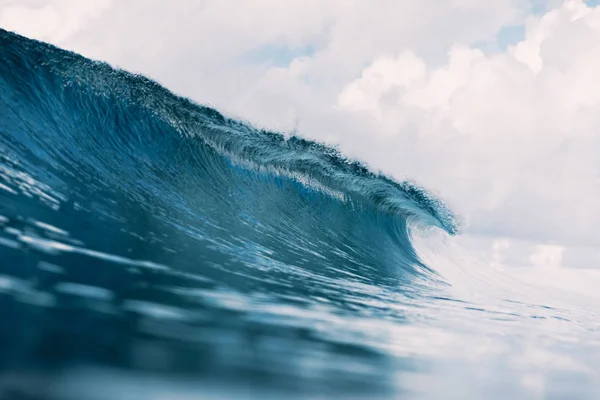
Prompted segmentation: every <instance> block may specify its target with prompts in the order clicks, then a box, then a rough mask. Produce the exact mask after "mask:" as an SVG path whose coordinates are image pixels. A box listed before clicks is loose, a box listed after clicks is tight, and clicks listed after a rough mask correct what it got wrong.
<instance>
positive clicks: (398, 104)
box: [0, 0, 600, 292]
mask: <svg viewBox="0 0 600 400" xmlns="http://www.w3.org/2000/svg"><path fill="white" fill-rule="evenodd" d="M599 4H600V1H597V0H593V1H587V2H584V1H581V0H570V1H562V0H557V1H554V0H494V1H481V0H420V1H409V0H368V1H367V0H364V1H362V0H287V1H280V0H248V1H243V0H174V1H171V2H165V1H163V0H129V1H123V0H120V1H117V0H87V1H80V0H0V26H1V27H3V28H5V29H8V30H13V31H16V32H18V33H21V34H23V35H25V36H28V37H32V38H37V39H40V40H44V41H47V42H51V43H53V44H56V45H58V46H60V47H63V48H67V49H70V50H74V51H76V52H79V53H81V54H83V55H85V56H88V57H90V58H94V59H100V60H104V61H108V62H109V63H111V64H113V65H116V66H119V67H122V68H125V69H127V70H130V71H133V72H140V73H143V74H145V75H148V76H150V77H152V78H153V79H155V80H157V81H159V82H160V83H161V84H163V85H165V86H167V87H168V88H170V89H171V90H173V91H175V92H176V93H178V94H182V95H185V96H188V97H190V98H192V99H194V100H196V101H198V102H200V103H204V104H209V105H212V106H214V107H217V108H218V109H220V110H222V111H224V112H225V113H227V114H229V115H231V116H235V117H238V118H241V119H244V120H246V121H250V122H251V123H253V124H254V125H257V126H261V127H265V128H269V129H274V130H279V131H284V132H291V131H297V132H299V134H300V135H302V136H305V137H309V138H313V139H317V140H320V141H324V142H327V143H331V144H334V145H338V146H339V148H340V149H341V150H342V151H343V152H344V153H345V154H346V155H349V156H351V157H354V158H358V159H360V160H362V161H365V162H366V163H367V164H369V165H370V166H371V167H372V168H373V169H376V170H381V171H383V172H384V173H386V174H389V175H392V176H394V177H396V178H398V179H404V178H410V179H414V180H415V181H417V182H418V183H420V184H422V185H424V186H425V187H427V188H429V189H431V190H433V191H434V192H436V193H437V194H439V195H440V196H441V197H442V198H444V199H445V200H446V201H447V202H448V203H449V205H450V206H451V208H452V209H453V210H454V211H456V212H457V213H458V214H459V215H460V216H462V217H463V219H464V220H465V222H466V225H465V229H464V235H463V237H462V238H461V239H460V240H461V241H462V243H463V244H464V245H465V246H467V247H468V248H471V249H473V251H475V252H476V253H477V254H478V256H479V257H481V258H482V259H483V260H485V261H486V262H487V263H488V264H489V265H493V266H495V267H497V268H505V269H510V270H512V271H519V273H520V274H523V275H527V274H530V273H531V272H532V271H537V276H543V277H544V278H546V279H549V280H551V281H552V282H553V284H557V285H559V286H561V285H562V286H564V285H567V282H568V283H569V285H570V286H571V287H575V288H577V289H581V290H584V289H585V288H587V289H586V290H585V291H592V292H595V288H596V287H598V286H597V285H596V283H591V282H594V281H592V280H591V279H592V278H599V277H600V229H598V227H599V226H600V201H599V199H600V112H599V111H600V78H599V75H598V72H597V71H600V5H599ZM595 282H600V279H598V280H597V281H595ZM582 288H583V289H582Z"/></svg>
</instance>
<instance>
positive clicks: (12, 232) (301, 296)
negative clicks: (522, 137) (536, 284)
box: [0, 30, 595, 398]
mask: <svg viewBox="0 0 600 400" xmlns="http://www.w3.org/2000/svg"><path fill="white" fill-rule="evenodd" d="M458 225H459V224H458V222H457V220H456V218H455V217H454V216H453V215H452V213H451V212H450V211H449V210H448V209H447V208H446V207H445V206H444V204H443V202H442V201H441V200H439V199H438V198H436V197H435V196H432V195H431V194H429V193H428V192H426V191H425V190H423V189H421V188H419V187H418V186H417V185H415V184H413V183H411V182H402V183H398V182H395V181H393V180H391V179H389V178H386V177H384V176H381V175H377V174H374V173H372V172H370V171H369V170H368V169H367V168H365V167H364V166H362V165H361V164H359V163H356V162H353V161H350V160H347V159H344V158H343V157H342V156H341V155H340V154H339V153H338V152H336V151H335V150H332V149H331V148H328V147H326V146H323V145H320V144H317V143H314V142H310V141H306V140H303V139H301V138H298V137H288V138H286V137H284V136H282V135H280V134H276V133H271V132H266V131H263V130H258V129H255V128H253V127H251V126H249V125H248V124H244V123H240V122H238V121H235V120H232V119H229V118H227V117H224V116H223V115H221V114H220V113H219V112H217V111H215V110H213V109H210V108H207V107H202V106H199V105H196V104H194V103H193V102H191V101H189V100H187V99H184V98H181V97H178V96H175V95H173V94H172V93H170V92H169V91H167V90H166V89H164V88H163V87H161V86H160V85H158V84H157V83H155V82H153V81H150V80H148V79H147V78H144V77H142V76H138V75H132V74H129V73H127V72H124V71H119V70H115V69H113V68H111V67H110V66H108V65H107V64H103V63H98V62H93V61H90V60H87V59H85V58H83V57H81V56H79V55H76V54H73V53H70V52H66V51H63V50H60V49H57V48H55V47H52V46H50V45H47V44H43V43H40V42H37V41H32V40H29V39H26V38H23V37H20V36H18V35H15V34H12V33H9V32H6V31H3V30H0V228H1V231H0V263H1V264H0V305H1V308H0V315H1V316H2V318H3V320H5V321H10V323H7V324H2V327H0V351H1V353H2V354H3V356H2V358H1V360H0V371H2V372H3V375H2V376H3V378H2V379H0V397H2V396H1V394H2V391H3V390H4V391H9V392H8V393H16V392H15V391H17V392H18V391H26V390H28V389H27V388H28V387H29V390H30V386H31V385H28V384H23V382H31V381H32V380H33V381H35V382H38V386H39V387H44V388H45V389H47V388H50V389H49V390H43V391H40V393H36V395H38V396H40V397H42V398H87V397H89V398H119V397H121V396H122V394H123V391H126V390H127V387H128V386H127V384H126V383H123V382H125V381H126V382H134V383H135V384H136V387H138V388H139V387H143V388H144V390H146V392H143V394H140V398H153V397H152V396H158V397H154V398H161V397H160V395H157V394H156V393H161V390H164V388H165V387H169V388H173V387H174V386H173V385H175V384H174V382H179V383H178V385H179V386H177V387H178V388H179V389H177V390H179V391H183V392H186V393H187V392H190V391H192V392H193V390H197V389H198V385H201V387H202V388H203V393H204V394H205V395H206V394H207V393H211V396H214V397H220V396H221V395H226V396H228V395H232V393H233V392H235V391H236V390H239V391H241V393H245V394H246V395H248V396H253V395H256V396H265V395H267V394H270V395H273V396H275V397H278V396H279V395H282V394H285V395H286V396H291V395H292V394H293V395H294V396H298V397H302V396H306V397H311V396H312V395H316V394H319V395H323V394H327V395H329V396H332V397H333V396H336V395H340V396H347V395H349V394H353V395H355V396H359V397H360V396H363V395H364V396H366V395H378V396H393V397H395V396H398V395H399V394H401V393H402V394H406V395H411V394H413V395H414V394H415V393H420V395H425V394H426V392H427V390H425V389H427V388H428V385H427V384H425V385H419V384H418V382H419V379H421V380H423V379H425V378H427V377H429V378H432V377H435V376H436V374H438V378H437V379H438V382H441V381H443V380H441V381H440V380H439V376H445V377H448V376H450V375H449V374H448V370H447V368H445V367H446V364H447V363H448V362H449V361H448V360H450V359H454V358H453V357H456V355H455V354H454V353H452V355H451V356H448V354H445V353H444V351H445V350H441V349H438V354H436V352H435V351H433V352H432V351H430V350H431V349H434V348H435V346H436V345H439V343H438V342H436V339H435V338H436V337H437V336H436V335H441V332H450V337H452V338H459V339H457V340H459V341H462V342H463V345H464V344H465V343H467V338H468V337H469V336H468V335H466V336H465V335H462V336H461V334H460V332H461V330H462V329H464V327H467V326H469V321H472V322H476V321H477V320H478V319H479V317H478V316H477V315H473V311H472V310H471V311H470V313H469V311H465V310H468V309H475V310H477V308H475V307H474V306H473V305H472V304H470V303H469V302H468V301H467V300H465V299H460V298H458V297H452V296H448V293H447V289H448V287H450V286H453V283H454V282H449V281H448V280H447V279H445V278H444V273H443V272H444V269H443V268H441V264H442V263H444V264H447V263H445V262H440V261H439V259H438V262H439V263H440V265H434V264H435V263H431V262H424V260H426V259H427V258H426V257H425V258H424V257H421V256H420V255H418V249H417V248H416V247H415V243H414V235H415V234H417V233H418V234H419V235H421V237H422V236H423V235H425V237H427V236H428V235H429V233H431V232H432V231H437V232H442V236H447V235H453V234H455V233H456V232H457V230H458ZM434 236H435V235H434ZM452 271H454V272H456V269H455V268H454V269H452V270H451V271H450V272H452ZM449 275H452V274H449ZM498 297H500V300H499V303H496V304H494V305H493V307H492V306H490V304H487V305H488V306H490V307H488V308H494V310H496V311H491V310H488V309H486V308H484V309H482V308H479V309H480V310H483V311H485V313H484V314H485V315H486V316H487V317H489V319H493V318H495V317H497V316H498V315H497V314H494V312H497V313H500V314H501V315H503V316H504V317H506V318H507V319H509V320H510V319H511V318H512V319H513V320H516V321H521V322H522V320H524V319H525V320H526V318H529V317H530V315H526V316H523V315H521V314H520V313H519V312H517V311H515V308H519V307H520V308H521V309H527V308H530V307H533V308H534V309H535V310H536V312H537V313H540V316H542V317H544V318H551V317H556V318H558V317H560V318H563V319H565V317H564V316H560V315H558V314H560V313H558V311H555V309H553V308H552V307H547V306H539V308H536V307H538V306H535V305H532V304H529V303H528V304H522V305H521V306H516V305H513V306H508V305H507V304H505V303H503V301H509V300H510V301H514V299H507V298H502V295H499V296H498ZM486 301H489V300H486ZM515 303H519V302H515ZM499 304H502V305H499ZM544 307H545V308H544ZM499 308H501V309H502V310H504V311H498V309H499ZM453 313H454V314H453ZM542 314H543V315H542ZM457 315H459V316H457ZM442 320H444V321H446V322H445V323H442V322H441V321H442ZM459 320H462V325H460V326H462V327H463V328H458V326H459V325H457V327H454V323H455V322H456V323H457V321H459ZM431 321H437V322H435V323H433V322H431ZM446 328H449V329H448V330H446ZM493 330H495V328H490V331H493ZM477 331H478V330H477V329H476V328H475V327H473V331H472V332H477ZM479 332H480V330H479ZM446 334H448V333H446ZM442 336H443V335H442ZM419 339H420V340H421V342H420V343H419ZM423 340H424V341H425V343H423ZM459 347H460V346H459ZM446 350H447V349H446ZM442 355H444V356H442ZM459 359H460V357H459ZM440 365H441V367H440ZM434 366H435V367H434ZM440 368H441V370H442V371H445V372H441V373H440V372H439V369H440ZM432 370H438V372H436V373H432V372H431V371H432ZM464 370H465V371H468V370H469V369H468V367H465V368H464ZM508 370H511V369H510V368H509V369H508ZM116 371H118V372H116ZM148 376H151V377H153V378H152V380H151V381H152V382H153V385H154V386H152V385H150V386H149V385H148V384H147V381H145V380H144V379H146V377H148ZM419 376H420V377H421V378H418V379H416V382H417V383H412V380H411V379H410V377H419ZM586 377H587V375H586ZM592 378H594V379H595V377H592ZM592 378H590V379H592ZM104 380H106V381H109V382H111V385H110V386H111V388H112V389H111V390H113V391H112V392H111V391H110V390H109V391H106V392H104V391H101V392H100V394H99V392H98V390H97V388H98V385H101V383H98V382H104ZM448 380H449V381H450V380H451V379H448ZM39 382H41V383H39ZM119 382H121V383H122V386H119ZM157 382H159V383H157ZM160 382H163V383H164V385H163V386H161V385H160ZM182 382H183V383H182ZM199 382H201V384H200V383H199ZM586 382H587V381H586ZM590 382H594V380H590ZM157 385H158V386H157ZM194 385H196V386H194ZM538 386H539V385H538ZM194 388H195V389H194ZM248 388H251V390H250V389H248ZM519 388H520V389H519ZM429 389H431V388H430V387H429ZM517 389H518V390H517ZM530 389H531V388H529V387H527V385H525V386H522V387H521V386H519V387H518V388H517V387H515V388H514V389H513V392H514V393H517V394H518V393H521V392H520V391H519V390H523V391H524V392H523V393H529V392H527V391H528V390H530ZM139 390H141V389H139ZM11 391H12V392H11ZM173 391H175V389H173ZM513 392H511V393H513ZM19 393H20V392H19ZM92 393H93V394H94V395H95V396H96V397H93V396H92ZM102 393H103V394H102ZM140 393H142V392H140ZM237 394H239V393H237ZM430 394H431V393H430ZM103 395H105V396H106V397H101V396H103ZM431 395H432V396H434V397H435V396H436V393H435V392H433V394H431ZM122 397H125V396H122ZM170 398H171V397H170ZM172 398H175V397H172ZM182 398H185V397H182Z"/></svg>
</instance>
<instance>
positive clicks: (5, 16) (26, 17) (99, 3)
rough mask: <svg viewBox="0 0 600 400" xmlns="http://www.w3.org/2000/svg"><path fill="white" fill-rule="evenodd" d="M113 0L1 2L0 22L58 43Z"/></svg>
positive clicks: (80, 27) (2, 24)
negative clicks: (3, 4) (3, 3)
mask: <svg viewBox="0 0 600 400" xmlns="http://www.w3.org/2000/svg"><path fill="white" fill-rule="evenodd" d="M111 2H112V0H86V1H80V0H54V1H35V0H29V1H28V0H24V1H20V2H18V4H15V2H13V1H8V2H5V3H6V4H5V6H4V7H2V4H0V7H2V8H0V26H1V27H3V28H4V29H8V30H14V31H17V32H19V33H21V34H22V35H25V36H28V37H31V38H34V39H38V40H43V41H47V42H52V43H55V44H61V43H62V42H64V41H65V40H66V39H68V38H70V37H71V36H73V35H74V34H76V33H77V32H78V31H80V30H81V29H83V28H84V27H85V24H86V23H88V22H89V20H90V19H93V18H95V17H97V16H99V15H100V14H101V13H102V12H103V11H105V10H106V9H108V7H109V6H110V4H111Z"/></svg>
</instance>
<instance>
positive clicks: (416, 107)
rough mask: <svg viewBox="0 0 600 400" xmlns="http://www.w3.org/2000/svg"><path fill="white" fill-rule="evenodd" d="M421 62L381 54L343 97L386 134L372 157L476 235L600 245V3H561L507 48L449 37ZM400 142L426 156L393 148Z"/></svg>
mask: <svg viewBox="0 0 600 400" xmlns="http://www.w3.org/2000/svg"><path fill="white" fill-rule="evenodd" d="M424 65H425V64H424V61H423V60H421V59H419V58H418V57H416V56H415V55H414V54H411V53H410V52H404V53H401V54H400V55H399V56H397V57H395V58H390V57H388V56H383V57H380V58H377V59H375V60H374V61H373V62H372V63H371V64H370V65H369V66H367V68H366V69H365V70H364V71H363V72H362V74H361V76H360V77H359V78H357V79H356V80H354V81H352V82H350V83H348V84H347V85H346V86H345V87H344V89H343V90H342V91H341V92H340V94H339V96H338V105H339V106H340V107H342V108H345V109H347V110H349V111H353V112H357V111H358V112H362V113H363V114H364V117H365V118H370V119H371V121H372V122H371V123H372V125H373V126H374V127H377V129H378V130H379V131H381V132H385V134H382V135H380V141H381V143H382V144H380V146H381V147H380V148H379V149H378V158H377V159H378V160H379V165H381V166H382V167H383V168H384V169H385V170H386V171H391V172H393V173H396V174H400V173H403V172H404V173H406V172H407V171H409V175H411V176H416V177H419V178H420V180H421V181H423V182H425V183H426V184H428V185H430V186H431V187H434V188H437V189H438V191H440V192H441V193H442V194H444V196H445V197H447V198H450V199H451V200H452V202H453V203H454V204H456V205H457V206H458V208H459V209H461V210H462V211H463V212H464V213H465V214H466V215H467V217H468V218H469V222H470V228H469V232H471V233H479V234H490V235H498V236H508V237H516V238H522V239H532V238H535V239H538V240H540V241H550V242H551V241H560V242H564V243H567V244H570V245H574V244H576V243H579V244H588V245H592V244H599V243H600V231H598V230H597V229H596V227H597V226H598V225H599V223H600V207H598V205H597V204H596V203H597V199H598V198H599V196H600V153H599V152H598V151H597V149H598V148H599V147H598V146H599V145H600V142H599V138H600V118H599V114H598V112H597V110H598V109H599V107H600V90H599V89H600V87H599V86H598V85H597V84H596V83H595V82H596V81H597V79H596V72H595V71H598V70H600V8H590V7H587V6H586V5H585V4H583V3H582V2H577V1H570V2H566V3H565V4H564V5H562V6H561V7H560V8H558V9H556V10H552V11H551V12H549V13H547V14H545V15H543V16H542V17H541V18H531V19H530V20H529V21H528V22H527V30H526V37H525V38H524V40H523V41H521V42H519V43H518V44H517V45H516V46H512V47H509V48H508V49H507V50H506V51H505V52H501V53H495V54H484V53H483V52H481V51H480V50H477V49H474V48H471V47H468V46H454V47H452V48H451V49H450V51H449V53H448V61H447V63H446V64H445V65H443V66H441V67H437V68H436V67H433V68H432V67H427V68H425V67H424ZM407 136H412V137H413V140H412V141H409V140H407ZM406 146H410V147H411V151H413V152H415V153H417V154H419V156H420V157H424V158H425V159H426V160H427V164H426V165H423V164H422V163H420V164H416V168H415V164H413V160H412V159H409V162H408V163H403V160H402V159H398V157H394V154H393V153H395V154H396V155H397V154H398V153H397V152H396V150H397V149H400V148H402V147H406ZM385 149H388V150H387V151H386V150H385ZM386 156H387V157H386Z"/></svg>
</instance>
